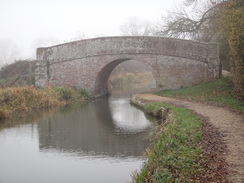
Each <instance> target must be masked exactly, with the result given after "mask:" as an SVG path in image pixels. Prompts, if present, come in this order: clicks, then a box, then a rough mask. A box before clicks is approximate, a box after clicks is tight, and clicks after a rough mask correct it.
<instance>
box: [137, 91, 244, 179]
mask: <svg viewBox="0 0 244 183" xmlns="http://www.w3.org/2000/svg"><path fill="white" fill-rule="evenodd" d="M134 98H136V99H137V100H140V101H142V102H143V101H144V102H146V101H147V102H148V101H150V102H164V103H170V104H173V105H176V106H180V107H184V108H188V109H190V110H192V111H194V112H196V113H197V114H199V115H201V116H204V117H205V118H206V119H207V120H208V122H210V123H211V124H212V125H213V126H214V127H216V128H217V129H218V130H220V131H221V132H222V133H223V134H224V137H223V141H224V143H225V145H226V146H227V153H226V154H225V157H224V158H225V159H226V162H227V163H228V164H229V168H228V172H229V173H228V175H229V177H228V179H229V180H230V181H232V182H233V183H244V115H243V114H238V113H237V112H233V111H230V110H228V109H226V108H223V107H216V106H210V105H206V104H201V103H195V102H189V101H183V100H178V99H174V98H168V97H161V96H158V95H154V94H138V95H135V96H134Z"/></svg>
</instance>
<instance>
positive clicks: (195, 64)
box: [35, 36, 219, 95]
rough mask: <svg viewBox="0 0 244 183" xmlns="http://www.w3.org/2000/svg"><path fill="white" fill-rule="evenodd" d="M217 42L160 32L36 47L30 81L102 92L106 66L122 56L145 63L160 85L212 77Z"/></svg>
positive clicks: (174, 85) (216, 68)
mask: <svg viewBox="0 0 244 183" xmlns="http://www.w3.org/2000/svg"><path fill="white" fill-rule="evenodd" d="M218 54H219V53H218V45H217V44H213V43H202V42H196V41H189V40H184V39H174V38H163V37H145V36H142V37H141V36H138V37H104V38H95V39H87V40H81V41H75V42H70V43H65V44H61V45H56V46H52V47H47V48H38V49H37V60H38V62H37V68H36V71H35V79H36V82H35V83H36V86H45V85H51V86H73V87H76V88H85V89H87V90H88V91H89V92H90V93H91V94H92V95H102V94H105V93H106V92H107V80H108V78H109V75H110V73H111V71H112V70H113V69H114V68H115V67H116V66H117V65H118V64H120V63H122V62H124V61H127V60H137V61H139V62H141V63H143V64H144V65H146V66H147V67H148V68H149V69H150V70H152V74H153V76H154V79H155V81H156V85H157V87H158V88H159V87H161V88H162V89H176V88H180V87H185V86H190V85H194V84H199V83H202V82H206V81H210V80H214V79H217V78H218V73H219V58H218V57H219V55H218Z"/></svg>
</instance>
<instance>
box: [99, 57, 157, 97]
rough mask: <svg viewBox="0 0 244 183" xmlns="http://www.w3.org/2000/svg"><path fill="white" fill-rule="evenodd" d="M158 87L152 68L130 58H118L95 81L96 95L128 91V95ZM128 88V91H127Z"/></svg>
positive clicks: (103, 69)
mask: <svg viewBox="0 0 244 183" xmlns="http://www.w3.org/2000/svg"><path fill="white" fill-rule="evenodd" d="M152 88H156V81H155V78H154V76H153V74H152V68H150V67H149V66H146V65H145V64H143V63H141V62H140V61H137V60H133V59H130V58H126V59H118V60H115V61H113V62H110V63H109V64H107V65H106V66H105V67H104V68H102V69H101V71H100V72H99V73H98V76H97V78H96V81H95V88H94V89H95V90H94V91H95V92H94V95H95V96H99V95H105V94H108V93H116V92H117V93H116V95H120V94H119V93H118V91H120V92H121V94H122V93H123V92H127V94H128V95H130V94H133V93H139V92H142V91H147V90H150V89H152ZM126 90H127V91H126Z"/></svg>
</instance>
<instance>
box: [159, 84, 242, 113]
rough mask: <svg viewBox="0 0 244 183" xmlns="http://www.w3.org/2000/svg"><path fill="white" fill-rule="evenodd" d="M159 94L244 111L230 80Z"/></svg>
mask: <svg viewBox="0 0 244 183" xmlns="http://www.w3.org/2000/svg"><path fill="white" fill-rule="evenodd" d="M157 94H158V95H161V96H167V97H174V98H180V99H186V100H194V101H198V102H205V103H206V102H208V103H210V104H216V105H219V106H224V107H229V108H233V109H236V110H239V111H244V101H241V100H239V99H238V97H237V95H236V94H235V93H234V88H233V85H232V83H231V82H230V81H229V80H228V79H220V80H217V81H214V82H209V83H204V84H200V85H196V86H192V87H188V88H182V89H179V90H170V91H161V92H158V93H157Z"/></svg>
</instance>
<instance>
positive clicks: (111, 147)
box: [0, 87, 152, 183]
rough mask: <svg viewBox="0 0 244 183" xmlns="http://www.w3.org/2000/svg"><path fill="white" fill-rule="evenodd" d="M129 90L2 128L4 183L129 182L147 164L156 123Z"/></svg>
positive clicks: (0, 151)
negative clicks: (146, 153) (132, 99)
mask: <svg viewBox="0 0 244 183" xmlns="http://www.w3.org/2000/svg"><path fill="white" fill-rule="evenodd" d="M129 88H130V87H129ZM125 90H127V91H126V94H127V95H125V93H124V94H122V93H123V91H124V90H122V89H119V90H117V93H116V92H114V94H113V95H112V96H111V97H108V98H101V99H97V100H95V101H92V102H90V103H89V104H87V105H85V106H81V105H76V106H66V107H63V108H60V109H55V110H54V111H53V112H49V113H47V114H46V115H42V116H40V115H39V116H38V117H33V116H31V117H29V118H24V120H25V121H24V122H23V119H22V121H21V120H20V119H16V121H14V122H11V124H15V125H13V126H11V125H6V124H5V126H3V123H2V124H0V183H67V182H72V183H83V182H84V183H90V182H91V183H115V182H116V183H120V182H121V183H125V182H130V181H131V176H132V174H133V172H135V171H139V170H140V167H141V166H142V165H143V162H144V161H145V160H146V159H145V157H143V152H144V151H145V149H146V147H148V145H149V140H148V139H149V135H150V133H151V132H150V129H151V127H152V123H151V122H150V119H149V118H148V117H147V116H145V114H144V113H143V112H142V111H140V110H138V109H136V108H135V107H133V106H131V105H130V103H129V96H128V95H131V94H132V93H133V92H131V91H129V92H128V88H127V89H125ZM136 92H138V90H137V91H136ZM18 121H21V122H19V123H20V124H19V123H18Z"/></svg>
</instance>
